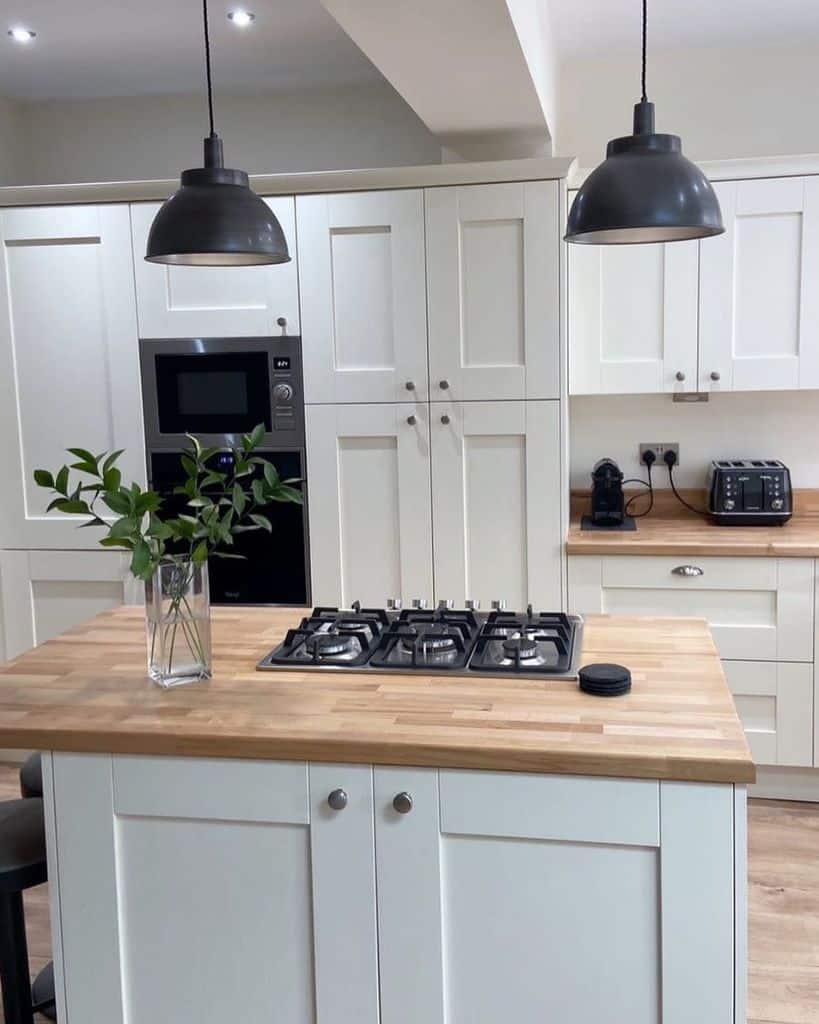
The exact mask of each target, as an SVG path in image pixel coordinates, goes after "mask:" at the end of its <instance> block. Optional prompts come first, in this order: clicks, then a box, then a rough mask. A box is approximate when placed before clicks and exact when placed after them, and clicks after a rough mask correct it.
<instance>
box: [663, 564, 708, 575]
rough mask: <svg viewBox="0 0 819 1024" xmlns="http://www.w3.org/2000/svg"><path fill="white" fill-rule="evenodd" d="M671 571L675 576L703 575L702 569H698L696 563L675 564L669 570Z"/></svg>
mask: <svg viewBox="0 0 819 1024" xmlns="http://www.w3.org/2000/svg"><path fill="white" fill-rule="evenodd" d="M671 572H672V573H673V574H674V575H675V576H686V577H692V576H704V575H705V571H704V570H703V569H700V567H699V566H698V565H677V566H675V567H674V568H673V569H672V570H671Z"/></svg>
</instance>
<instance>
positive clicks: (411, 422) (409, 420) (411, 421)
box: [407, 416, 418, 427]
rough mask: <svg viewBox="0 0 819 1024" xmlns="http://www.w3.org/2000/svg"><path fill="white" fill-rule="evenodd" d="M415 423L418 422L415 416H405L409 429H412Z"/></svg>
mask: <svg viewBox="0 0 819 1024" xmlns="http://www.w3.org/2000/svg"><path fill="white" fill-rule="evenodd" d="M417 422H418V420H417V418H416V417H415V416H407V423H409V425H410V426H411V427H414V426H415V424H416V423H417Z"/></svg>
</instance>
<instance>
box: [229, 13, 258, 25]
mask: <svg viewBox="0 0 819 1024" xmlns="http://www.w3.org/2000/svg"><path fill="white" fill-rule="evenodd" d="M228 19H229V20H230V21H232V22H233V24H234V25H237V26H238V27H239V28H247V26H248V25H250V24H251V23H252V22H254V21H255V20H256V15H255V14H251V12H250V11H242V10H238V11H231V12H230V13H229V14H228Z"/></svg>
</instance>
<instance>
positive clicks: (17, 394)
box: [0, 205, 145, 549]
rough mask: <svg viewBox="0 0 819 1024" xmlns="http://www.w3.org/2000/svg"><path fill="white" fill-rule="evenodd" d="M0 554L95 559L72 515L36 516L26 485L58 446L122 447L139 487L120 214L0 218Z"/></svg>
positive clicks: (96, 209)
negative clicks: (30, 551) (61, 552)
mask: <svg viewBox="0 0 819 1024" xmlns="http://www.w3.org/2000/svg"><path fill="white" fill-rule="evenodd" d="M0 427H1V428H2V431H1V433H2V441H0V473H2V477H3V480H4V481H5V484H6V486H5V490H4V494H3V500H2V502H0V548H22V549H25V548H97V546H98V537H99V532H98V531H95V530H92V529H89V530H78V529H77V528H76V527H77V526H78V525H79V523H80V522H82V519H81V518H80V517H77V516H70V515H61V514H58V513H51V514H49V515H48V516H46V514H45V508H46V505H47V504H48V501H49V498H48V495H47V493H46V492H45V491H44V490H42V489H41V488H39V487H37V486H36V485H35V484H34V480H33V472H34V470H35V469H38V468H45V469H49V470H55V469H57V468H59V467H60V465H62V463H63V462H65V461H66V460H70V461H74V460H73V459H72V457H71V456H67V455H66V454H65V451H64V449H65V447H66V445H72V446H80V447H83V448H89V449H91V450H92V451H93V452H95V453H98V452H102V451H105V450H111V449H115V448H124V449H125V454H124V455H123V456H122V458H121V459H120V462H119V465H120V467H121V469H122V476H123V479H124V480H127V481H131V480H138V481H141V482H144V479H145V455H144V443H143V437H142V402H141V398H140V386H139V353H138V347H137V325H136V303H135V300H134V269H133V261H132V258H131V238H130V221H129V217H128V207H127V206H118V205H104V206H59V207H38V208H36V209H34V208H32V209H7V210H3V211H2V213H0Z"/></svg>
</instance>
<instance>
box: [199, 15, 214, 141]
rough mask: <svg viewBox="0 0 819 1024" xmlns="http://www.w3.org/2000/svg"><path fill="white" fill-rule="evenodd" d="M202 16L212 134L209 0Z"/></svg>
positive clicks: (212, 133) (212, 131)
mask: <svg viewBox="0 0 819 1024" xmlns="http://www.w3.org/2000/svg"><path fill="white" fill-rule="evenodd" d="M202 18H203V20H204V24H205V70H206V72H207V78H208V118H209V120H210V134H211V136H213V135H215V134H216V133H215V132H214V130H213V82H212V81H211V76H210V32H209V30H208V0H202Z"/></svg>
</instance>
